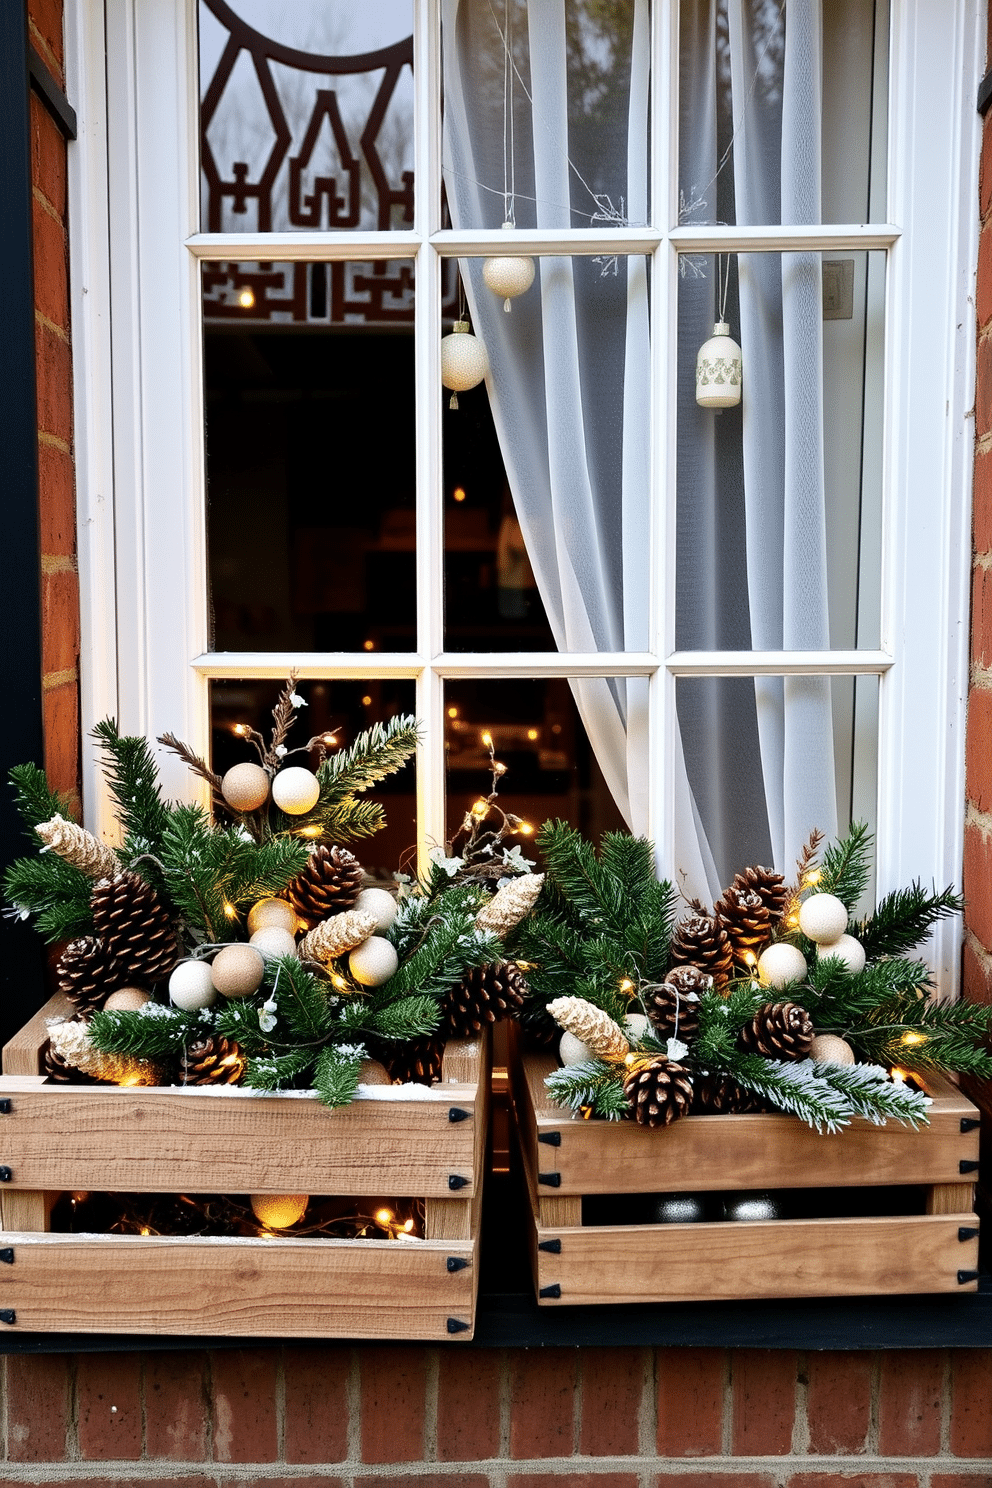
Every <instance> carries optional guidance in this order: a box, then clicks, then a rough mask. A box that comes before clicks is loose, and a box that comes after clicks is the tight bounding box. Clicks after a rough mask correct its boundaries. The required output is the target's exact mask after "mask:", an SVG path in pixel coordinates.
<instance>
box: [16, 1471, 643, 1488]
mask: <svg viewBox="0 0 992 1488" xmlns="http://www.w3.org/2000/svg"><path fill="white" fill-rule="evenodd" d="M314 1481H315V1480H314V1479H313V1478H307V1480H306V1485H307V1488H310V1485H311V1484H312V1483H313V1482H314ZM316 1481H317V1482H318V1483H319V1482H320V1479H319V1478H318V1479H316ZM352 1481H353V1482H354V1483H355V1485H356V1488H434V1484H436V1483H445V1484H448V1483H450V1484H451V1488H455V1485H457V1488H489V1479H488V1478H487V1477H486V1474H485V1473H459V1474H458V1476H457V1478H438V1477H435V1476H434V1475H433V1474H432V1473H431V1471H430V1468H427V1469H426V1471H425V1472H423V1473H373V1474H372V1475H371V1477H368V1478H354V1479H353V1480H352ZM567 1482H568V1483H569V1484H571V1482H572V1479H571V1478H569V1479H568V1480H567ZM32 1488H33V1485H32ZM239 1488H243V1485H240V1484H239ZM252 1488H255V1485H254V1484H252ZM556 1488H566V1480H565V1479H564V1478H558V1479H557V1482H556ZM624 1488H626V1485H624ZM630 1488H636V1482H635V1483H632V1484H631V1485H630Z"/></svg>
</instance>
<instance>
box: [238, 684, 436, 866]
mask: <svg viewBox="0 0 992 1488" xmlns="http://www.w3.org/2000/svg"><path fill="white" fill-rule="evenodd" d="M280 687H281V683H279V682H273V681H271V680H266V681H258V680H226V679H225V680H223V681H218V682H211V684H210V720H211V764H212V768H213V769H214V770H216V771H217V773H218V774H223V773H224V771H225V770H229V769H230V767H231V766H232V765H236V764H239V763H240V762H241V761H242V760H246V759H248V760H254V759H255V755H254V753H253V751H252V750H251V747H250V746H248V745H246V744H245V742H244V740H243V739H241V738H239V737H238V735H237V734H236V733H235V728H236V727H237V725H238V724H249V725H250V726H251V727H252V728H254V729H257V731H258V732H259V733H260V734H261V735H262V736H263V738H265V739H266V740H267V739H268V738H269V735H270V734H271V731H272V709H273V707H274V705H275V701H276V698H277V697H278V695H279V690H280ZM296 691H297V692H298V693H299V695H300V696H301V697H302V698H304V699H305V701H306V704H307V706H306V708H301V709H300V711H299V713H298V715H297V721H296V724H295V727H294V729H293V732H292V733H291V734H290V736H289V739H288V741H287V742H288V746H289V748H290V749H295V748H297V747H298V746H302V745H304V744H306V742H307V740H308V739H311V738H314V737H316V735H317V734H322V733H325V732H330V733H332V734H333V735H334V738H335V739H336V741H337V748H339V749H346V748H347V747H348V746H349V745H350V744H353V743H354V741H355V739H356V737H357V736H358V735H359V734H360V733H361V732H362V730H363V729H367V728H371V727H372V725H373V724H375V723H388V721H389V719H390V718H393V717H394V716H395V715H396V714H398V713H408V714H412V713H414V712H415V706H414V684H413V683H412V682H409V681H370V682H298V683H297V685H296ZM292 763H293V764H304V765H306V764H308V763H309V766H310V768H313V767H315V765H316V758H314V759H312V760H309V761H308V759H307V756H305V755H296V756H295V758H294V759H293V760H292ZM416 796H417V787H416V768H415V765H414V762H413V760H410V761H409V762H408V763H407V764H405V765H404V766H403V768H402V769H401V770H398V771H397V772H396V774H395V775H389V776H387V778H386V779H385V780H382V781H380V782H379V784H378V785H376V786H375V788H374V789H373V790H372V791H371V792H370V793H369V799H370V800H375V801H378V802H380V804H381V805H382V807H383V809H384V811H385V813H386V825H385V827H384V828H383V830H382V831H381V832H377V833H376V834H375V836H373V837H368V838H363V839H362V840H361V841H359V842H356V843H350V844H348V848H349V851H351V852H354V854H355V856H356V857H357V858H358V860H359V861H360V863H361V864H362V867H363V868H364V869H365V871H366V873H369V874H372V875H373V876H375V877H377V878H386V879H389V878H391V877H392V875H393V873H394V872H395V871H396V870H397V869H398V868H399V866H400V862H401V860H403V861H406V860H408V859H409V857H410V855H411V852H413V851H414V850H415V848H416V841H417V824H416Z"/></svg>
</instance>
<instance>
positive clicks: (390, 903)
mask: <svg viewBox="0 0 992 1488" xmlns="http://www.w3.org/2000/svg"><path fill="white" fill-rule="evenodd" d="M351 907H352V909H360V910H362V911H363V912H364V913H365V914H374V915H375V928H376V930H388V929H389V927H390V925H391V924H392V923H393V921H394V920H395V918H396V910H397V904H396V900H395V899H394V898H393V896H392V894H391V893H390V892H389V890H388V889H362V891H361V893H360V894H359V896H358V898H357V899H356V900H355V902H354V904H353V905H352V906H351Z"/></svg>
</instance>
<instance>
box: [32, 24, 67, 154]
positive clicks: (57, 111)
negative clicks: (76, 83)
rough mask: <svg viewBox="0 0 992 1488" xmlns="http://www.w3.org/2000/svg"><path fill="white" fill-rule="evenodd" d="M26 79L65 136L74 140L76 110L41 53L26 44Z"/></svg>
mask: <svg viewBox="0 0 992 1488" xmlns="http://www.w3.org/2000/svg"><path fill="white" fill-rule="evenodd" d="M28 77H29V78H30V79H31V86H32V88H33V89H34V91H35V92H36V93H37V95H38V97H39V98H40V99H41V101H42V103H43V104H44V105H45V107H46V108H47V110H48V112H49V113H50V114H51V116H52V118H53V119H54V120H55V122H56V124H57V125H58V126H59V128H60V129H61V131H62V133H63V134H64V135H65V137H66V139H71V140H74V139H75V138H76V110H75V109H74V108H73V106H72V104H71V103H70V102H69V100H68V98H66V96H65V94H64V93H63V91H62V89H61V88H60V87H59V85H58V83H57V81H56V79H55V75H54V73H53V72H52V71H51V69H50V68H49V66H48V63H47V62H46V61H45V59H44V58H43V57H42V55H41V53H40V52H39V51H38V50H37V49H36V48H35V47H33V46H32V45H31V43H30V42H28Z"/></svg>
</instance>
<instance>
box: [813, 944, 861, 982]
mask: <svg viewBox="0 0 992 1488" xmlns="http://www.w3.org/2000/svg"><path fill="white" fill-rule="evenodd" d="M817 949H818V952H819V955H818V958H817V959H818V960H820V961H824V960H826V958H827V956H836V957H837V959H838V961H842V962H843V963H844V965H845V966H846V967H847V969H848V971H849V972H850V973H851V975H852V976H857V974H858V972H859V971H864V969H865V961H866V960H867V957H866V956H865V948H864V946H863V945H862V944H861V942H860V940H855V938H854V936H853V935H841V936H840V937H839V938H838V939H837V940H832V941H830V943H829V945H821V946H819V947H818V948H817Z"/></svg>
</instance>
